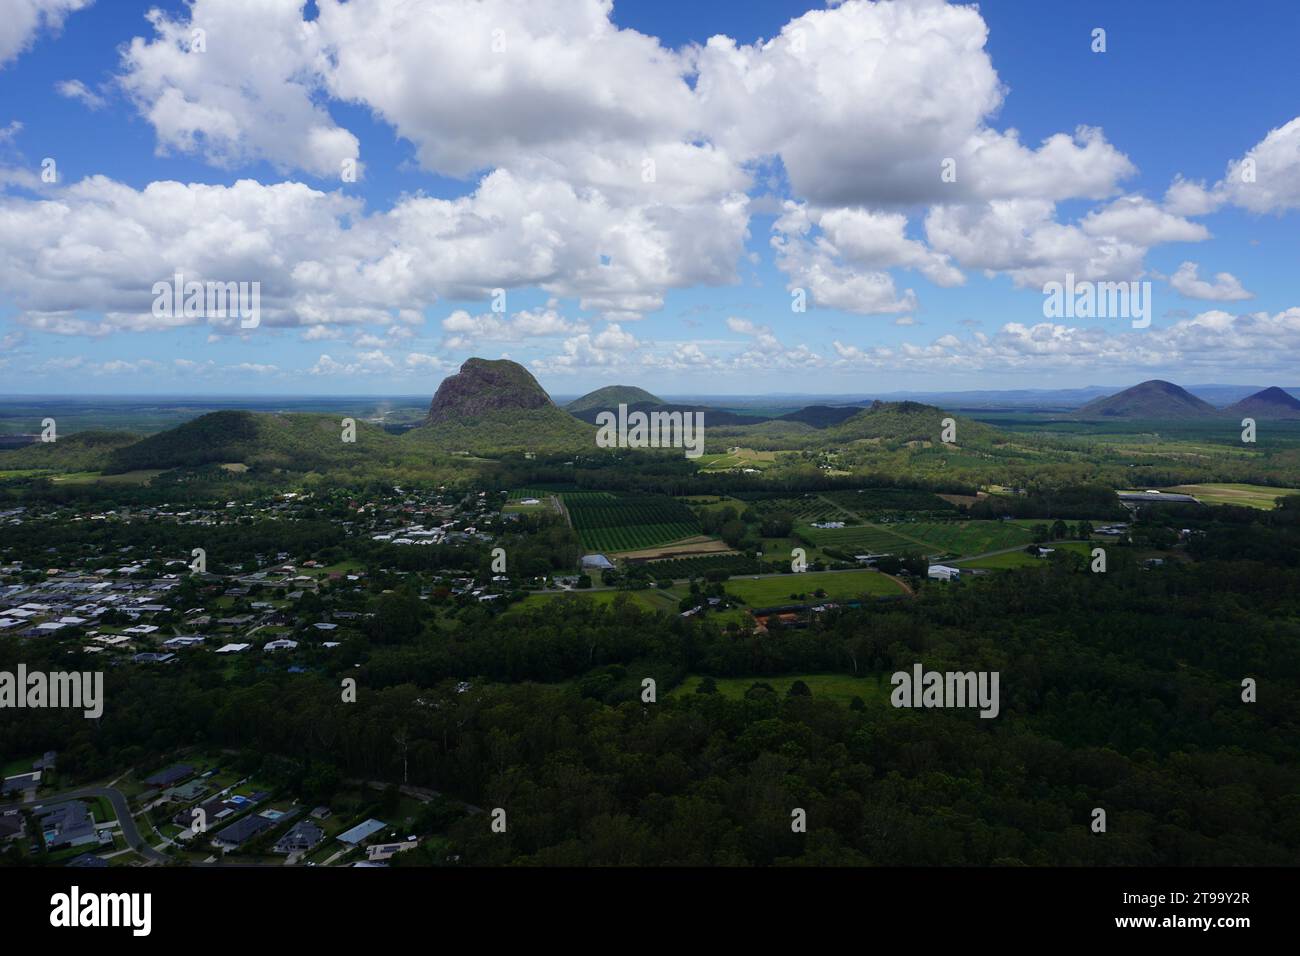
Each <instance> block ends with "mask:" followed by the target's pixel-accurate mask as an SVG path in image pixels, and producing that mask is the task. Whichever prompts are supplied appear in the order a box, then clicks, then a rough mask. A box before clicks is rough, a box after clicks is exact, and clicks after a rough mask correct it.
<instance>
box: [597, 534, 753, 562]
mask: <svg viewBox="0 0 1300 956" xmlns="http://www.w3.org/2000/svg"><path fill="white" fill-rule="evenodd" d="M730 550H731V548H729V547H727V543H726V542H725V541H719V540H717V539H716V538H707V537H705V536H704V535H696V536H695V537H694V538H683V539H682V540H681V541H674V542H672V543H671V544H664V545H660V546H659V547H657V548H646V549H644V550H642V551H619V552H616V555H617V557H620V558H689V557H692V556H694V555H697V554H723V553H726V552H729V551H730Z"/></svg>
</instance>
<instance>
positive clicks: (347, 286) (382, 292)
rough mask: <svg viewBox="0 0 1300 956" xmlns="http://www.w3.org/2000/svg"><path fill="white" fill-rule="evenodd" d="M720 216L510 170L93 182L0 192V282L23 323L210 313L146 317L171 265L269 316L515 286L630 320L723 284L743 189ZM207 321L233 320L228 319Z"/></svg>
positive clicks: (102, 323)
mask: <svg viewBox="0 0 1300 956" xmlns="http://www.w3.org/2000/svg"><path fill="white" fill-rule="evenodd" d="M715 212H716V215H710V214H706V213H704V212H702V211H700V210H694V211H686V212H681V211H679V210H675V209H672V208H668V209H665V208H661V207H657V206H649V205H647V206H645V207H638V208H635V209H632V210H628V209H622V210H619V209H614V208H611V207H610V206H609V205H608V204H607V203H606V202H604V201H603V200H602V199H601V197H600V196H598V195H594V194H591V193H582V194H579V193H578V192H577V191H575V190H574V189H573V188H572V187H570V186H567V185H564V184H561V183H556V182H549V183H535V182H527V181H521V180H519V179H517V178H515V177H514V176H512V175H510V174H509V173H507V172H505V171H497V172H495V173H492V174H491V175H489V176H487V177H486V178H485V179H484V180H483V181H482V183H481V184H480V185H479V188H478V189H477V190H476V191H475V192H474V193H472V194H470V195H468V196H465V197H462V198H459V199H454V200H446V199H434V198H430V197H424V196H414V197H407V198H405V199H403V200H401V201H399V202H398V203H397V204H396V205H395V206H394V207H393V208H392V209H390V210H388V211H387V212H383V213H376V214H373V215H370V216H367V215H365V213H364V210H363V208H362V206H361V204H360V202H359V201H358V200H355V199H351V198H349V197H347V196H344V195H343V194H341V193H338V192H331V193H326V192H321V191H318V190H314V189H311V188H310V187H308V186H305V185H302V184H299V183H278V184H271V185H262V184H260V183H258V182H255V181H252V180H241V181H239V182H237V183H235V184H234V185H232V186H208V185H201V184H194V183H191V184H182V183H176V182H156V183H152V184H150V185H149V186H147V187H145V188H144V189H142V190H136V189H132V188H131V187H129V186H126V185H123V184H121V183H118V182H115V181H113V180H110V179H107V178H105V177H92V178H90V179H87V180H83V181H82V182H80V183H77V184H75V185H73V186H70V187H67V188H66V189H61V190H58V191H56V192H55V193H54V194H53V196H52V198H48V199H41V200H36V201H34V200H28V199H23V198H19V197H4V196H0V252H3V253H4V255H3V256H0V280H3V282H2V284H3V287H4V288H5V289H6V290H7V291H8V293H9V294H10V296H11V297H12V298H13V300H14V301H15V303H16V304H17V305H18V307H19V308H20V310H21V314H20V316H19V318H20V321H22V322H24V323H25V324H27V325H29V326H30V327H32V328H38V329H43V330H46V331H50V332H56V333H63V334H107V333H109V332H112V331H116V330H119V329H135V330H141V331H146V330H155V329H160V328H167V327H172V326H177V325H186V324H195V323H197V322H200V321H203V320H202V319H196V318H193V317H190V318H185V317H183V316H179V317H172V316H168V317H165V318H158V317H155V316H154V315H152V314H151V306H152V301H153V296H152V292H151V290H152V288H153V285H154V283H155V282H159V281H168V280H170V279H171V277H172V276H173V275H174V274H175V273H176V272H177V271H180V272H182V273H183V275H184V277H185V279H186V280H187V281H188V280H196V281H205V282H206V281H220V282H229V281H241V282H244V281H247V282H253V281H256V282H260V284H261V302H262V316H263V319H262V322H263V324H264V325H270V326H276V325H279V326H285V325H288V326H297V325H304V326H316V325H323V324H328V325H340V324H342V325H346V324H361V323H380V324H387V323H393V322H406V323H413V322H419V321H420V313H421V310H422V309H424V308H427V307H429V306H430V305H432V304H433V303H435V302H436V301H437V300H438V299H440V298H444V297H446V298H459V299H475V298H477V299H481V300H483V301H484V302H486V301H487V300H488V299H489V297H490V295H491V293H492V290H493V289H496V288H516V287H523V286H538V287H541V288H542V289H545V290H547V291H549V292H552V293H553V294H555V295H559V296H565V297H573V298H577V299H579V302H580V304H581V305H582V307H583V308H590V309H596V310H599V311H601V312H603V313H608V314H611V315H615V316H623V315H627V314H631V315H634V316H635V315H639V314H640V313H641V312H642V311H644V310H648V309H654V308H659V307H660V306H661V305H662V301H663V296H664V295H665V293H666V292H667V290H669V289H672V288H680V287H689V286H695V285H700V284H721V283H725V282H728V281H731V280H732V278H733V277H734V271H735V264H736V260H737V258H738V256H739V252H740V250H741V248H742V247H743V242H744V237H745V235H746V228H747V227H746V217H745V214H744V201H743V198H741V199H739V200H737V201H736V202H735V203H732V204H728V205H726V206H724V207H720V208H719V209H717V210H715ZM602 254H607V255H609V257H610V259H611V262H610V264H608V265H603V264H602V263H601V255H602ZM88 313H102V314H103V318H102V319H96V318H90V317H88V315H87V314H88ZM208 321H209V323H210V324H212V325H214V326H218V327H221V328H222V329H223V330H225V331H232V330H238V320H237V319H235V318H231V319H228V320H220V319H215V318H214V319H210V320H208ZM309 334H310V333H309ZM315 334H316V335H324V334H325V333H315Z"/></svg>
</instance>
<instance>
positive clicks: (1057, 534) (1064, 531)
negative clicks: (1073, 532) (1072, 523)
mask: <svg viewBox="0 0 1300 956" xmlns="http://www.w3.org/2000/svg"><path fill="white" fill-rule="evenodd" d="M1069 534H1070V527H1069V525H1067V524H1066V523H1065V522H1064V521H1062V520H1061V519H1060V518H1057V519H1056V520H1055V521H1054V522H1052V538H1053V539H1054V540H1056V541H1060V540H1061V539H1062V538H1065V537H1068V536H1069Z"/></svg>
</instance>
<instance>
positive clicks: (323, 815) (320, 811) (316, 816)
mask: <svg viewBox="0 0 1300 956" xmlns="http://www.w3.org/2000/svg"><path fill="white" fill-rule="evenodd" d="M330 812H331V811H330V808H329V807H317V808H316V809H315V810H313V811H312V812H311V818H312V819H313V820H328V819H329V818H330Z"/></svg>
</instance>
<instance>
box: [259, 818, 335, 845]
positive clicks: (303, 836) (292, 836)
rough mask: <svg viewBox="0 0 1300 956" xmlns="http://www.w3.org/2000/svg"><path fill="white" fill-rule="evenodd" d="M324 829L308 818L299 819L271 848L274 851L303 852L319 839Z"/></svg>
mask: <svg viewBox="0 0 1300 956" xmlns="http://www.w3.org/2000/svg"><path fill="white" fill-rule="evenodd" d="M323 839H325V831H324V830H322V829H321V828H320V827H318V826H317V825H316V824H315V823H313V822H312V821H310V820H299V821H298V822H297V823H295V824H294V825H293V826H292V827H291V828H290V829H289V832H288V833H286V834H285V835H284V836H282V837H280V839H279V840H278V841H277V842H276V844H275V846H274V847H273V848H272V849H273V850H274V851H275V852H276V853H304V852H306V851H307V850H310V849H311V848H312V847H314V846H315V845H316V844H317V843H320V841H321V840H323Z"/></svg>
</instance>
